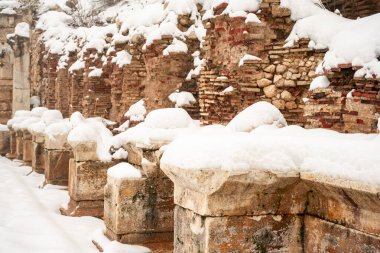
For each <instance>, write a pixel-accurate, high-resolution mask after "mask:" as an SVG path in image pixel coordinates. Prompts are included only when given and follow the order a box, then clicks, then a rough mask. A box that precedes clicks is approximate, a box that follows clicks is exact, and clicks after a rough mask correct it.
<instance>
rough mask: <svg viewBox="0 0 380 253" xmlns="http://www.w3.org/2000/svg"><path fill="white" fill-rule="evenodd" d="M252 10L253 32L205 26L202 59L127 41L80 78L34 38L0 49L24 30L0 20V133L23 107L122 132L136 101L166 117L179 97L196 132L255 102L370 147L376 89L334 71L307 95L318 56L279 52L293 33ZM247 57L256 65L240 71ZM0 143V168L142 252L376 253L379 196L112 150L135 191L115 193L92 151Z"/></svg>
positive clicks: (349, 69)
mask: <svg viewBox="0 0 380 253" xmlns="http://www.w3.org/2000/svg"><path fill="white" fill-rule="evenodd" d="M324 3H325V6H326V7H327V8H329V9H335V8H339V9H340V10H341V12H342V14H343V15H344V16H347V17H351V18H356V17H364V16H368V15H370V14H373V13H376V12H379V11H380V5H379V4H378V3H377V1H370V0H367V1H324ZM225 8H226V5H225V4H221V5H219V6H217V7H215V8H214V12H215V13H216V14H221V13H222V12H223V10H224V9H225ZM260 9H261V12H260V13H259V14H257V16H258V17H259V18H260V20H261V21H262V22H261V23H257V22H245V18H241V17H229V16H228V15H218V16H216V17H214V18H212V19H209V20H205V21H204V26H205V28H206V30H207V34H206V37H205V39H204V42H203V45H202V47H200V46H199V41H197V39H196V38H195V37H192V35H191V34H190V35H189V36H188V37H187V38H186V42H187V46H188V48H189V50H188V52H187V53H183V52H181V53H170V54H168V55H164V54H163V51H164V49H165V48H166V47H167V46H168V45H170V44H171V43H172V42H173V40H174V39H175V38H173V37H172V36H163V37H162V39H160V40H155V41H153V43H152V44H151V45H149V46H148V47H147V48H143V45H144V43H145V38H144V37H143V36H135V37H134V38H133V39H132V40H131V41H129V42H125V43H119V44H117V45H115V51H114V52H112V53H111V54H107V53H106V52H98V51H96V50H95V49H93V48H88V49H87V51H85V53H84V56H83V60H84V68H83V69H79V70H77V69H76V70H70V67H71V66H73V64H75V63H76V62H77V60H78V58H77V55H76V53H75V52H72V54H70V55H69V60H68V61H67V65H66V66H65V67H64V68H58V66H59V60H60V58H61V56H62V55H59V54H54V53H51V52H48V51H47V50H46V49H45V48H44V44H43V42H42V40H41V33H42V31H39V30H34V31H33V33H32V34H31V37H30V39H26V38H22V37H20V38H14V41H13V42H10V46H8V45H6V44H5V43H6V39H5V35H6V34H7V33H11V32H13V29H14V27H15V25H16V24H17V23H19V22H21V21H26V20H28V18H25V17H27V16H26V15H25V14H24V15H15V16H4V15H0V31H1V34H0V35H1V36H0V43H2V47H1V49H2V51H1V52H2V53H1V54H0V65H1V66H0V121H1V123H6V121H7V120H8V119H10V118H11V115H12V113H14V112H15V111H16V110H19V109H27V110H28V109H30V107H29V106H30V105H29V104H30V103H29V102H30V101H29V98H30V97H31V96H39V97H40V99H41V104H42V105H43V106H46V107H47V108H49V109H57V110H59V111H61V112H62V114H63V117H69V116H70V115H71V114H72V113H74V112H76V111H80V112H81V113H82V114H83V115H84V116H85V117H96V116H99V117H104V118H107V119H110V120H113V121H116V122H117V123H119V124H121V123H123V122H124V121H125V120H126V117H125V115H124V112H126V111H127V110H128V108H129V107H130V106H131V105H133V104H134V103H136V102H137V101H139V100H141V99H144V101H145V104H146V108H147V110H148V111H152V110H155V109H158V108H166V107H173V106H174V104H173V102H171V101H170V100H169V99H168V96H169V95H170V94H171V93H172V92H174V91H175V90H180V91H188V92H190V93H192V94H193V95H194V97H195V98H196V99H197V102H196V104H192V105H188V106H185V107H184V108H185V109H186V110H187V111H188V113H189V114H190V115H191V116H192V118H193V119H199V120H200V121H201V123H202V124H203V125H210V124H226V123H228V122H229V121H230V120H231V119H232V118H233V117H234V116H235V115H236V114H237V113H238V112H240V111H242V110H243V109H245V108H246V107H248V106H249V105H251V104H253V103H255V102H257V101H267V102H270V103H271V104H273V105H274V106H276V107H277V108H278V109H279V110H280V111H281V112H282V114H283V115H284V117H285V118H286V120H287V122H288V123H289V124H291V125H299V126H302V127H305V128H327V129H332V130H336V131H338V132H342V133H376V131H377V120H378V114H379V113H380V96H379V94H380V84H379V79H378V78H377V77H372V78H368V77H367V78H358V77H354V73H355V71H356V70H357V69H358V68H360V66H352V65H347V64H341V65H339V66H338V67H337V68H334V69H331V70H328V71H327V70H326V71H325V75H326V76H327V77H328V79H329V80H330V82H331V84H330V86H329V87H328V88H318V89H315V90H313V91H310V90H309V85H310V83H311V82H312V80H313V79H314V78H316V77H317V75H316V73H315V69H316V67H317V65H318V64H319V62H320V61H321V60H322V59H323V57H324V55H325V53H326V50H323V49H319V50H318V49H310V48H309V47H308V44H309V41H308V40H307V39H301V40H300V41H299V42H298V43H296V44H295V45H293V46H292V47H290V48H284V44H285V43H284V41H285V39H286V37H287V36H288V34H289V33H290V31H291V29H292V27H293V25H294V22H293V21H292V20H291V18H290V15H291V13H290V11H289V10H288V9H284V8H281V7H280V1H279V0H263V1H262V3H261V7H260ZM178 21H179V22H178V25H179V28H180V29H182V30H187V29H188V28H189V27H190V25H191V20H190V18H189V16H186V15H183V16H179V20H178ZM3 34H5V35H4V36H3ZM111 37H112V34H109V36H108V37H107V39H108V40H111ZM29 48H30V49H31V50H30V52H31V55H30V56H29ZM123 51H127V52H128V53H129V54H130V55H131V63H130V64H128V65H124V66H119V65H118V64H117V63H115V62H113V61H112V57H114V56H116V55H117V54H118V53H120V52H123ZM196 51H200V55H201V56H202V58H203V59H204V63H203V66H202V67H203V69H202V71H201V72H200V73H199V75H197V74H195V75H192V76H191V77H190V78H187V75H188V73H189V71H190V70H191V69H193V67H194V64H193V61H194V58H193V56H192V55H193V54H194V53H195V52H196ZM247 54H249V55H256V56H258V57H259V59H255V60H252V59H249V60H245V61H243V62H241V63H240V62H239V61H240V60H241V59H242V57H243V56H244V55H247ZM104 57H106V58H107V59H106V64H105V65H104V64H103V63H104V62H103V61H102V60H101V59H102V58H104ZM25 68H26V69H25ZM94 68H103V71H102V74H101V75H100V76H95V77H91V76H90V75H89V73H90V72H91V71H93V70H94ZM29 80H30V86H28V85H29ZM229 87H232V88H233V89H230V90H229V91H228V90H227V89H228V88H229ZM353 89H354V90H355V91H354V92H352V93H351V95H352V97H351V98H348V97H347V94H349V93H350V92H351V91H352V90H353ZM17 92H20V93H17ZM12 94H13V95H12ZM12 96H13V99H12ZM16 97H17V99H18V98H22V99H21V100H20V101H18V100H17V99H16ZM306 98H307V99H306ZM0 138H1V139H0V140H1V142H0V154H2V155H5V154H7V156H8V157H9V158H12V159H14V158H15V159H19V160H23V161H24V162H25V163H26V164H30V165H32V168H33V170H34V171H35V172H38V173H45V177H46V184H57V185H67V186H68V189H69V195H70V202H69V203H68V204H67V206H66V207H63V208H62V209H61V212H62V213H63V214H65V215H70V216H87V215H89V216H94V217H100V218H103V219H104V222H105V224H106V231H105V234H106V235H107V236H108V237H109V238H110V239H112V240H117V241H120V242H122V243H129V244H140V245H146V246H148V247H150V248H152V249H153V250H154V252H173V247H174V252H178V253H182V252H205V253H206V252H234V250H236V249H239V250H238V251H237V252H326V251H328V252H348V251H351V252H378V251H379V250H380V239H379V237H380V231H379V228H380V224H378V222H377V219H378V216H379V214H380V210H379V206H380V203H379V196H378V192H379V189H372V188H370V187H367V186H366V185H362V184H359V183H357V182H349V183H347V182H339V181H334V180H331V179H329V178H324V177H322V176H320V175H313V174H307V173H306V174H301V175H289V174H286V175H282V174H274V173H268V172H267V171H255V172H254V173H253V172H250V173H248V172H245V173H236V174H233V173H227V172H220V171H207V172H205V171H187V170H182V169H181V168H173V167H168V166H161V164H160V158H161V155H162V151H161V150H160V148H161V147H162V146H163V145H164V144H162V145H156V146H154V147H151V146H148V147H147V146H144V145H143V144H141V143H129V144H126V145H125V146H124V149H125V150H127V151H128V154H129V155H128V158H127V161H126V162H128V163H129V164H131V165H133V166H134V167H135V168H136V169H137V170H139V171H140V172H141V174H142V177H141V178H138V179H130V178H122V179H120V178H114V177H112V176H110V175H108V176H107V170H108V169H109V168H111V167H112V166H113V165H115V164H116V163H117V162H116V161H112V162H107V163H106V162H102V161H100V160H99V159H98V157H97V156H96V144H94V143H81V144H80V145H78V146H70V145H69V144H68V143H67V140H66V139H67V135H62V136H54V138H52V137H51V136H47V135H43V134H41V133H38V132H30V131H28V130H25V129H24V130H16V129H12V128H10V129H0ZM166 144H167V143H166ZM119 162H120V161H119Z"/></svg>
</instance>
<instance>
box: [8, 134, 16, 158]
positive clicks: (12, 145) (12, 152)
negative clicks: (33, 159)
mask: <svg viewBox="0 0 380 253" xmlns="http://www.w3.org/2000/svg"><path fill="white" fill-rule="evenodd" d="M16 146H17V142H16V132H15V131H13V130H10V131H9V153H8V154H7V157H8V158H9V159H14V158H16Z"/></svg>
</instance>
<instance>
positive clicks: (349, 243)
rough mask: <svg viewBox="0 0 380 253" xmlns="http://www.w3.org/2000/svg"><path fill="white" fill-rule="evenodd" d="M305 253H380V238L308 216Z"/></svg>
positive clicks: (306, 220)
mask: <svg viewBox="0 0 380 253" xmlns="http://www.w3.org/2000/svg"><path fill="white" fill-rule="evenodd" d="M304 235H305V238H304V242H305V245H304V252H308V253H319V252H327V253H335V252H350V253H375V252H380V238H379V237H377V236H373V235H369V234H365V233H363V232H360V231H358V230H354V229H350V228H347V227H345V226H342V225H338V224H336V223H332V222H328V221H324V220H321V219H319V218H316V217H313V216H309V215H306V217H305V232H304Z"/></svg>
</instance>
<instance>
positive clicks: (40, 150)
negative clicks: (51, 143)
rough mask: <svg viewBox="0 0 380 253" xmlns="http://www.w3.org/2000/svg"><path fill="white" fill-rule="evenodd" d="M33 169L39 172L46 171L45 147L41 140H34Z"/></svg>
mask: <svg viewBox="0 0 380 253" xmlns="http://www.w3.org/2000/svg"><path fill="white" fill-rule="evenodd" d="M32 145H33V150H32V169H33V171H34V172H37V173H44V171H45V149H44V144H43V143H39V142H35V141H33V142H32Z"/></svg>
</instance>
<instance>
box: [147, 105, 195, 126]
mask: <svg viewBox="0 0 380 253" xmlns="http://www.w3.org/2000/svg"><path fill="white" fill-rule="evenodd" d="M192 123H193V120H192V119H191V117H190V115H189V114H188V113H187V112H186V111H185V110H184V109H182V108H165V109H157V110H154V111H152V112H150V113H149V114H148V115H147V116H146V119H145V125H146V126H147V127H149V128H160V129H173V128H186V127H189V126H190V125H191V124H192Z"/></svg>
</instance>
